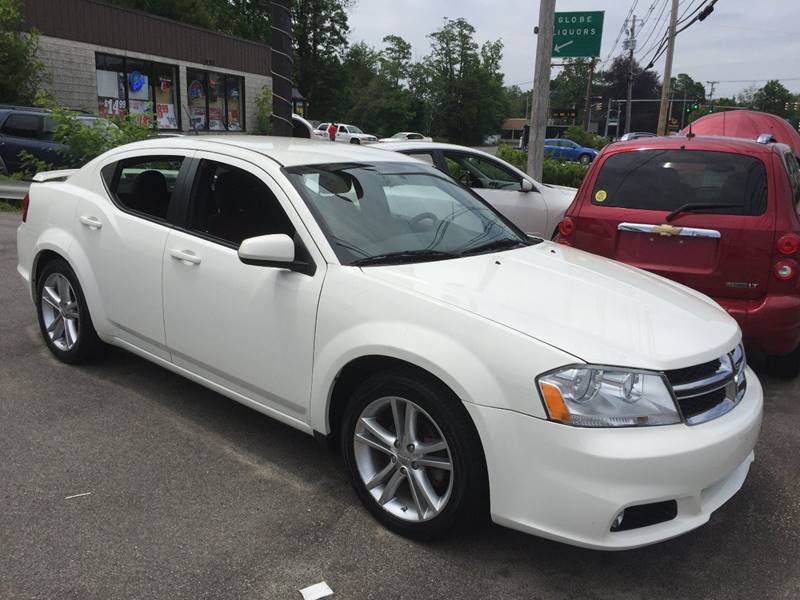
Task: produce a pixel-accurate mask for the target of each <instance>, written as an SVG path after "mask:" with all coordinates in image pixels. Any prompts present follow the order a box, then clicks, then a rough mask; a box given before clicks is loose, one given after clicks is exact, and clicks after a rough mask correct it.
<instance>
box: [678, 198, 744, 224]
mask: <svg viewBox="0 0 800 600" xmlns="http://www.w3.org/2000/svg"><path fill="white" fill-rule="evenodd" d="M741 207H742V205H741V204H712V203H711V202H689V203H688V204H684V205H683V206H679V207H678V208H676V209H675V210H673V211H672V212H671V213H669V214H668V215H667V222H668V223H669V222H670V221H672V220H673V219H674V218H675V217H677V216H678V215H679V214H681V213H683V212H693V211H698V210H708V209H709V208H741Z"/></svg>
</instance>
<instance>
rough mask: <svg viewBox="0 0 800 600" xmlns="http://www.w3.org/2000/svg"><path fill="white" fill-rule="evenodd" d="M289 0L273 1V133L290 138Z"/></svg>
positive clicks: (290, 56) (290, 59) (290, 55)
mask: <svg viewBox="0 0 800 600" xmlns="http://www.w3.org/2000/svg"><path fill="white" fill-rule="evenodd" d="M291 7H292V0H272V40H271V44H270V46H271V47H272V53H271V58H272V134H273V135H280V136H284V137H292V131H293V127H292V70H293V69H292V61H293V59H292V8H291Z"/></svg>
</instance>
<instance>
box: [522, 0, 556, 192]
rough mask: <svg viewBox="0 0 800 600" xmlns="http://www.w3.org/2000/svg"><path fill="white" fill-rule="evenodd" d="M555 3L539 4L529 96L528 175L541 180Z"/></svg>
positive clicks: (544, 0)
mask: <svg viewBox="0 0 800 600" xmlns="http://www.w3.org/2000/svg"><path fill="white" fill-rule="evenodd" d="M555 20H556V0H539V38H538V39H537V41H536V68H535V71H534V75H533V91H532V92H531V125H530V132H529V134H528V174H529V175H530V176H531V177H533V178H534V179H536V180H537V181H541V180H542V170H543V169H544V138H545V136H546V135H547V110H548V105H549V103H550V61H551V59H552V57H553V29H554V28H555Z"/></svg>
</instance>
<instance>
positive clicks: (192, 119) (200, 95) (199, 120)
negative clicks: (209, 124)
mask: <svg viewBox="0 0 800 600" xmlns="http://www.w3.org/2000/svg"><path fill="white" fill-rule="evenodd" d="M187 92H188V95H189V127H191V129H205V128H206V87H205V85H203V82H202V81H199V80H197V79H194V80H192V81H191V82H190V83H189V87H188V88H187Z"/></svg>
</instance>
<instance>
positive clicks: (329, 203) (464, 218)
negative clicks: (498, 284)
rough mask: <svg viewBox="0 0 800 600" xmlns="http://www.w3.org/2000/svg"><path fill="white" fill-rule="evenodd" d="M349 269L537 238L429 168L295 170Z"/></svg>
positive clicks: (297, 180) (298, 182) (493, 248)
mask: <svg viewBox="0 0 800 600" xmlns="http://www.w3.org/2000/svg"><path fill="white" fill-rule="evenodd" d="M287 174H288V176H289V179H290V180H291V182H292V184H293V185H294V186H295V188H296V189H297V190H298V192H299V193H300V195H301V196H302V197H303V199H304V200H305V202H306V203H307V204H308V206H309V208H310V209H311V211H312V213H313V214H314V216H315V218H316V219H317V221H318V222H319V224H320V227H321V228H322V230H323V232H324V233H325V235H326V237H327V239H328V241H329V242H330V244H331V246H332V247H333V250H334V252H336V256H337V257H338V258H339V260H340V262H341V263H342V264H343V265H353V264H356V265H357V264H381V263H383V264H391V263H403V262H419V261H425V260H437V259H443V258H454V257H457V256H462V255H464V254H477V253H483V252H492V251H497V250H501V249H510V248H515V247H521V246H523V245H528V244H530V243H532V240H531V239H530V238H528V237H527V236H525V235H524V234H522V233H521V232H520V231H518V230H517V229H515V228H514V227H513V225H510V224H509V223H508V222H507V221H505V220H504V219H503V218H502V217H501V216H500V215H499V214H497V213H496V212H495V211H494V210H493V209H492V208H490V207H489V206H488V205H486V204H484V203H483V202H482V201H481V200H480V199H479V198H478V197H477V196H475V195H474V194H473V193H472V192H470V191H468V190H466V189H464V188H462V187H461V186H459V185H457V184H456V183H455V182H453V181H452V180H451V179H449V178H447V177H446V176H444V175H443V174H442V173H440V172H439V171H437V170H436V169H435V168H433V167H428V166H427V165H424V164H422V163H419V164H416V163H415V164H411V163H377V164H373V165H365V164H353V163H347V164H331V165H313V166H302V167H292V168H289V169H287Z"/></svg>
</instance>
